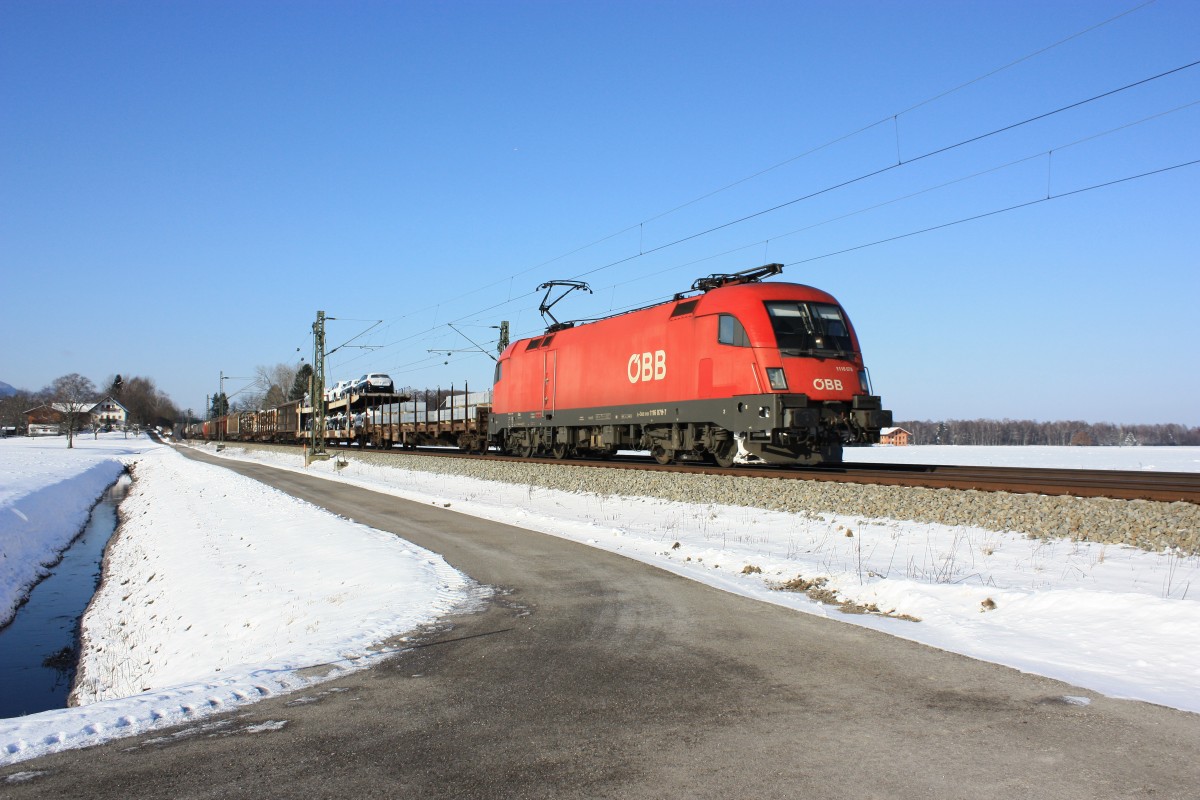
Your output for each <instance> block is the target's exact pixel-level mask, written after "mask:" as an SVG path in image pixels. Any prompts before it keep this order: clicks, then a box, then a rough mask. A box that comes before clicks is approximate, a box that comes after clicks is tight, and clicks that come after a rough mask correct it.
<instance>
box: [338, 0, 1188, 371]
mask: <svg viewBox="0 0 1200 800" xmlns="http://www.w3.org/2000/svg"><path fill="white" fill-rule="evenodd" d="M1146 5H1149V3H1143V4H1141V5H1139V6H1137V7H1135V8H1133V9H1130V10H1128V11H1126V12H1123V14H1121V15H1117V16H1116V17H1113V18H1110V20H1107V21H1112V20H1113V19H1117V18H1119V17H1121V16H1124V15H1125V14H1128V13H1132V12H1133V11H1135V10H1138V9H1140V8H1142V7H1145V6H1146ZM1107 21H1106V22H1107ZM1100 24H1105V23H1100ZM1095 27H1098V25H1097V26H1092V28H1089V29H1088V30H1092V29H1094V28H1095ZM1084 32H1086V31H1084ZM1082 33H1083V32H1080V34H1076V35H1075V36H1072V37H1068V39H1065V40H1061V41H1063V42H1065V41H1069V40H1070V39H1071V38H1076V37H1077V36H1078V35H1082ZM1060 43H1061V42H1060ZM1047 49H1049V48H1043V49H1042V50H1040V51H1037V52H1038V53H1040V52H1045V50H1047ZM1036 54H1037V53H1034V54H1030V55H1029V56H1027V57H1024V58H1022V59H1018V60H1017V61H1014V62H1010V66H1011V65H1012V64H1016V63H1019V62H1020V61H1023V60H1027V59H1028V58H1030V57H1032V56H1033V55H1036ZM1197 64H1200V61H1194V62H1191V63H1189V64H1184V65H1181V66H1179V67H1175V68H1173V69H1171V70H1167V71H1165V72H1161V73H1158V74H1156V75H1151V76H1148V77H1146V78H1142V79H1140V80H1138V81H1134V82H1132V83H1128V84H1125V85H1123V86H1120V87H1116V88H1114V89H1110V90H1108V91H1105V92H1102V93H1100V94H1096V95H1092V96H1091V97H1088V98H1085V99H1082V100H1078V101H1075V102H1073V103H1070V104H1067V105H1063V106H1059V107H1057V108H1055V109H1052V110H1050V111H1047V112H1044V113H1041V114H1038V115H1035V116H1032V117H1028V118H1026V119H1023V120H1020V121H1018V122H1013V123H1010V124H1008V125H1005V126H1002V127H999V128H995V129H993V130H990V131H987V132H985V133H981V134H978V135H976V136H972V137H969V138H966V139H963V140H960V141H958V142H955V143H953V144H950V145H946V146H944V147H940V148H937V149H934V150H930V151H928V152H925V153H922V154H920V155H917V156H913V157H910V158H908V159H904V160H901V161H899V163H896V164H891V165H889V166H887V167H883V168H880V169H878V170H872V171H870V172H867V173H865V174H863V175H860V176H857V177H855V178H852V179H849V180H847V181H843V182H840V183H838V184H835V185H832V186H829V187H825V188H823V189H818V190H815V191H813V192H809V193H806V194H804V195H802V196H799V197H796V198H793V199H791V200H788V201H786V202H784V203H780V204H776V205H774V206H771V207H770V208H766V209H762V210H760V211H757V212H754V213H752V214H748V215H743V216H741V217H738V218H736V219H733V220H729V221H727V222H724V223H722V224H720V225H716V226H711V227H709V228H706V229H705V230H702V231H698V232H695V233H692V234H689V235H688V236H685V237H680V238H678V239H675V240H674V241H672V242H668V243H665V244H662V245H658V246H656V247H653V248H650V249H648V250H647V249H645V248H644V246H642V245H641V244H639V247H638V252H637V254H635V255H630V256H627V257H625V258H621V259H617V260H615V261H612V262H609V263H607V264H603V265H601V266H598V267H595V268H592V269H590V270H586V271H584V272H581V273H578V274H577V276H576V277H584V276H589V275H594V274H596V273H599V272H601V271H604V270H606V269H610V268H612V267H615V266H618V265H620V264H625V263H629V262H631V261H633V260H635V259H637V258H641V257H644V256H648V255H651V254H654V253H657V252H661V251H663V250H666V249H667V248H670V247H673V246H676V245H679V244H682V243H684V242H687V241H692V240H695V239H697V238H700V237H703V236H705V235H707V234H711V233H714V232H716V231H719V230H723V229H726V228H729V227H732V226H735V225H737V224H740V223H742V222H746V221H748V220H751V219H755V218H758V217H761V216H764V215H766V214H769V213H771V212H772V211H776V210H779V209H782V208H785V207H788V206H791V205H795V204H797V203H799V202H802V201H804V200H807V199H812V198H814V197H817V196H820V195H822V194H825V193H828V192H831V191H835V190H837V189H839V188H843V187H846V186H849V185H852V184H854V183H858V182H861V181H865V180H868V179H869V178H871V177H875V176H877V175H880V174H883V173H886V172H889V171H891V170H894V169H897V168H899V167H902V166H906V165H910V164H914V163H916V162H919V161H922V160H925V159H929V158H932V157H934V156H936V155H940V154H942V153H946V152H949V151H951V150H954V149H957V148H961V147H965V146H967V145H970V144H973V143H975V142H979V141H981V140H983V139H986V138H989V137H993V136H997V135H999V134H1002V133H1005V132H1008V131H1011V130H1014V129H1016V128H1019V127H1021V126H1023V125H1028V124H1031V123H1033V122H1037V121H1039V120H1043V119H1046V118H1048V117H1050V116H1053V115H1056V114H1061V113H1064V112H1065V111H1069V110H1071V109H1075V108H1079V107H1081V106H1083V105H1086V104H1088V103H1093V102H1096V101H1098V100H1101V99H1104V98H1106V97H1111V96H1112V95H1114V94H1117V93H1119V92H1123V91H1127V90H1130V89H1133V88H1135V87H1138V86H1142V85H1144V84H1146V83H1149V82H1151V81H1154V80H1158V79H1161V78H1164V77H1167V76H1169V75H1173V74H1175V73H1178V72H1181V71H1183V70H1186V69H1189V68H1192V67H1195V66H1197ZM1001 69H1003V68H1000V69H997V70H993V71H992V72H991V73H988V75H990V74H995V73H996V72H998V71H1000V70H1001ZM983 77H987V76H986V75H985V76H980V78H978V79H975V81H971V82H967V83H965V84H961V85H960V86H959V87H957V88H962V87H965V86H967V85H970V83H972V82H976V81H977V80H980V79H982V78H983ZM953 91H955V90H948V91H947V92H943V93H942V94H941V95H939V96H945V95H946V94H949V93H952V92H953ZM933 99H937V98H936V97H935V98H930V101H932V100H933ZM922 104H923V103H922ZM922 104H917V105H916V106H912V107H910V108H909V109H906V110H905V112H900V113H906V112H907V111H910V110H912V109H914V108H917V107H919V106H920V105H922ZM1164 113H1169V112H1164ZM888 119H891V118H888ZM876 124H878V123H876ZM1131 124H1132V123H1131ZM851 135H852V134H851ZM1067 146H1069V145H1067ZM1064 147H1065V146H1064ZM1055 149H1062V148H1061V147H1060V148H1055ZM813 152H815V151H813ZM1046 152H1047V153H1048V152H1051V151H1046ZM799 157H802V156H798V157H796V158H799ZM792 160H795V159H792ZM783 163H785V162H780V164H781V165H782V164H783ZM1014 163H1015V162H1014ZM993 169H996V168H993ZM756 174H761V172H760V173H756ZM732 185H734V184H730V186H732ZM923 191H929V190H923ZM711 194H712V193H710V196H711ZM915 194H919V192H918V193H913V195H915ZM913 195H908V196H913ZM1047 196H1050V192H1049V187H1047ZM897 201H898V199H897V200H892V201H888V202H897ZM686 205H687V204H685V206H686ZM879 205H883V204H876V205H875V206H873V207H878V206H879ZM682 207H684V206H680V207H677V208H682ZM659 216H662V215H659ZM844 216H849V215H843V217H844ZM656 218H658V217H653V218H650V219H656ZM644 224H645V221H643V222H642V223H639V224H638V225H636V226H629V227H627V228H625V229H623V230H622V231H621V233H623V232H628V231H630V230H633V229H634V228H641V227H643V226H644ZM809 227H812V226H809ZM805 229H807V228H805ZM805 229H800V230H805ZM933 229H936V227H935V228H933ZM794 232H795V231H794ZM794 232H792V233H794ZM617 235H619V234H612V235H610V236H607V237H603V238H601V239H597V240H595V242H593V243H591V244H589V245H584V246H582V247H580V248H576V249H575V250H572V251H570V252H569V253H567V254H564V256H565V255H569V254H573V253H577V252H580V251H581V250H585V249H587V248H588V247H590V246H592V245H594V244H596V243H599V242H602V241H607V240H608V239H611V238H613V237H615V236H617ZM787 235H791V234H790V233H785V234H776V235H774V236H773V237H772V238H782V236H787ZM740 249H742V248H734V249H733V250H726V251H724V252H725V253H729V252H735V251H736V250H740ZM564 256H560V257H556V258H555V259H550V260H547V261H544V262H542V263H541V264H539V265H537V266H535V267H531V268H529V269H527V270H524V271H522V272H519V273H514V275H513V276H506V277H505V278H504V279H502V280H501V282H503V281H505V280H506V281H508V282H509V287H510V288H509V291H508V296H507V298H506V299H505V300H503V301H501V302H497V303H493V304H491V305H488V306H486V307H484V308H481V309H477V310H475V311H472V312H470V313H469V314H465V315H462V316H459V317H457V318H455V319H454V320H452V321H453V322H463V321H466V320H471V319H477V318H479V317H480V316H481V315H483V314H486V313H487V312H490V311H494V310H496V309H498V308H502V307H505V306H507V305H511V304H512V303H514V302H519V301H522V300H525V299H527V298H531V297H533V296H535V295H536V292H532V291H531V292H526V293H522V294H519V295H517V296H515V297H513V296H512V295H511V286H512V282H513V278H514V277H515V276H517V275H521V274H526V273H528V272H530V271H533V270H534V269H537V268H539V267H541V266H545V265H547V264H550V263H553V262H554V261H556V260H558V258H561V257H564ZM702 260H703V259H702ZM692 263H696V262H692ZM653 274H660V273H653ZM644 277H645V275H642V276H638V277H636V278H633V279H631V280H630V281H626V283H628V282H633V281H636V280H641V279H642V278H644ZM614 285H623V284H614ZM476 291H479V290H476ZM468 294H470V293H468ZM427 311H428V310H427V309H423V310H422V311H421V312H413V313H410V314H405V315H402V316H400V317H398V318H393V320H391V321H389V324H388V327H391V326H392V324H394V322H398V321H400V320H403V319H408V318H410V317H412V316H415V315H416V313H427ZM373 327H374V326H373ZM438 327H440V326H437V325H435V326H433V327H431V328H428V329H426V330H423V331H419V332H416V333H414V334H411V335H409V336H404V337H400V338H399V339H396V340H395V341H392V342H390V343H388V344H383V345H380V346H379V347H380V348H382V349H387V348H391V347H395V346H398V345H400V344H403V343H404V342H406V341H411V340H413V339H416V338H418V337H427V336H429V335H430V334H432V333H433V332H434V331H435V330H436V329H437V328H438ZM364 333H365V332H364ZM359 357H361V356H359ZM355 360H357V357H356V358H354V359H351V360H350V362H353V361H355ZM350 362H347V363H350Z"/></svg>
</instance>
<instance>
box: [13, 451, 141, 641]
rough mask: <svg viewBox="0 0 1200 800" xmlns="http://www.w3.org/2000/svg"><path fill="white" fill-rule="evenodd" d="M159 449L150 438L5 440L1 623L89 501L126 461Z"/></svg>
mask: <svg viewBox="0 0 1200 800" xmlns="http://www.w3.org/2000/svg"><path fill="white" fill-rule="evenodd" d="M153 447H158V445H155V444H154V443H153V442H151V441H150V439H149V438H147V437H144V436H143V437H133V438H129V439H126V438H125V436H124V434H104V435H103V436H102V437H100V438H93V437H92V436H91V435H83V436H77V437H76V438H75V446H74V447H73V448H71V449H68V448H67V445H66V439H64V438H63V437H61V436H48V437H38V438H26V437H19V438H11V439H3V440H0V628H2V627H4V626H5V625H7V624H8V623H9V622H10V621H11V620H12V618H13V614H14V613H16V610H17V606H18V605H20V604H21V603H22V602H23V601H24V599H25V597H26V596H27V595H28V594H29V590H30V589H31V588H32V587H33V585H34V584H36V583H37V582H38V581H40V580H41V579H42V578H44V577H45V576H46V575H48V574H49V572H50V567H52V566H53V565H54V564H56V563H58V560H59V558H60V554H61V553H62V551H63V550H64V549H65V548H66V547H67V545H69V544H70V543H71V541H72V540H73V539H74V538H75V537H76V536H78V535H79V534H80V533H81V532H82V530H83V526H84V525H85V524H86V523H87V520H88V515H89V514H90V513H91V510H92V506H93V505H95V504H96V502H97V501H98V500H99V499H100V497H101V495H103V494H104V490H105V489H107V488H108V487H109V486H111V485H112V483H113V482H114V481H115V480H116V479H117V476H119V475H120V474H121V473H122V472H124V470H125V464H126V463H128V462H129V461H131V460H133V459H136V458H137V457H138V456H139V455H141V454H142V453H144V452H146V450H148V449H151V448H153Z"/></svg>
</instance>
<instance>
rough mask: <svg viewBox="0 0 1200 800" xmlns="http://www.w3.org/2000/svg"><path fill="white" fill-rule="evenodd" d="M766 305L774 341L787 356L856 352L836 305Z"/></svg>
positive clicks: (779, 302) (844, 320) (789, 303)
mask: <svg viewBox="0 0 1200 800" xmlns="http://www.w3.org/2000/svg"><path fill="white" fill-rule="evenodd" d="M766 306H767V313H768V314H769V315H770V317H771V327H772V328H774V329H775V340H776V341H777V342H778V344H779V349H780V350H782V351H784V353H783V354H784V355H793V356H818V355H819V356H831V355H832V356H837V355H844V354H850V353H853V352H854V346H853V345H852V344H851V342H850V325H849V324H848V323H847V322H846V317H845V315H844V314H843V313H842V310H841V309H840V308H838V307H837V306H835V305H832V304H830V303H797V302H794V301H782V300H781V301H771V302H768V303H767V304H766Z"/></svg>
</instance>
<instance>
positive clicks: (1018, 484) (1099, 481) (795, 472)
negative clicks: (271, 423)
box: [329, 445, 1200, 504]
mask: <svg viewBox="0 0 1200 800" xmlns="http://www.w3.org/2000/svg"><path fill="white" fill-rule="evenodd" d="M329 447H330V449H338V450H346V451H357V450H358V449H359V448H357V447H345V448H342V447H336V446H334V445H329ZM370 452H381V453H382V452H387V451H375V450H371V451H370ZM391 452H395V453H405V454H410V455H411V454H420V455H427V456H430V457H437V458H468V459H478V458H485V459H491V460H503V461H512V462H517V463H535V464H560V465H563V466H569V467H577V468H596V467H603V468H608V469H645V470H660V471H667V472H685V473H692V474H703V475H728V476H733V477H754V478H771V479H776V480H817V481H835V482H841V483H866V484H877V485H885V486H919V487H925V488H930V489H958V490H967V489H974V490H976V491H981V492H1012V493H1017V494H1044V495H1066V496H1073V497H1107V498H1112V499H1115V500H1155V501H1159V502H1167V503H1173V502H1183V503H1195V504H1200V473H1192V472H1132V471H1121V470H1082V469H1045V468H1028V467H961V466H951V465H945V464H939V465H931V464H856V463H853V462H848V463H843V464H838V465H833V466H821V467H786V468H781V467H765V466H744V467H732V468H729V469H722V468H720V467H716V466H713V465H709V464H700V463H687V464H667V465H660V464H657V463H655V462H654V461H653V460H652V459H650V458H649V457H645V458H641V457H637V456H622V457H618V458H613V459H608V460H599V459H596V460H584V459H573V458H572V459H563V460H556V459H553V458H536V457H535V458H518V457H515V456H502V455H496V454H489V455H472V454H465V453H459V452H453V451H447V450H438V449H435V448H430V449H418V450H394V451H391Z"/></svg>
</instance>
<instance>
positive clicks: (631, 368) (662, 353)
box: [625, 350, 667, 383]
mask: <svg viewBox="0 0 1200 800" xmlns="http://www.w3.org/2000/svg"><path fill="white" fill-rule="evenodd" d="M625 374H626V375H627V376H628V377H629V382H630V383H637V382H638V381H641V382H642V383H645V382H647V381H661V380H662V379H663V378H665V377H667V351H666V350H655V351H654V352H653V353H649V352H647V353H634V354H632V355H631V356H629V363H628V364H626V365H625Z"/></svg>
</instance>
